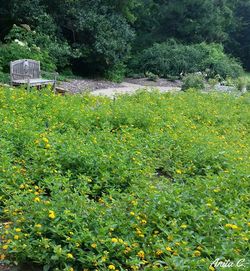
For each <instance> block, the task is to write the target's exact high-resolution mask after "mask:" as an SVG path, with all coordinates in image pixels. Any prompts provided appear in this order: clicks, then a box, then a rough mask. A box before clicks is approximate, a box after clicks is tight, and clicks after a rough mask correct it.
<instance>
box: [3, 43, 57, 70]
mask: <svg viewBox="0 0 250 271" xmlns="http://www.w3.org/2000/svg"><path fill="white" fill-rule="evenodd" d="M0 55H1V58H0V66H2V68H3V71H4V72H6V73H7V72H9V69H10V62H11V61H13V60H18V59H26V58H27V59H34V60H38V61H41V63H42V68H43V69H45V70H48V71H53V70H55V68H56V66H55V64H54V62H53V59H52V58H51V57H50V56H49V54H48V52H46V51H43V50H41V49H40V48H39V47H37V46H35V45H33V46H31V47H29V46H28V45H27V43H24V42H21V41H19V40H15V41H13V42H11V43H8V44H4V45H2V46H0Z"/></svg>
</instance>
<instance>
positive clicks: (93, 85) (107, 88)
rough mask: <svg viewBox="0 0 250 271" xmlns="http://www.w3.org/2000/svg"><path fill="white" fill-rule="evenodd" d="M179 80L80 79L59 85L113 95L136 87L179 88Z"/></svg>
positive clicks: (170, 89)
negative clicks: (115, 81)
mask: <svg viewBox="0 0 250 271" xmlns="http://www.w3.org/2000/svg"><path fill="white" fill-rule="evenodd" d="M180 86H181V83H180V82H179V81H176V82H170V81H167V80H165V79H159V80H157V81H156V82H153V81H149V80H147V78H141V79H131V78H127V79H125V81H124V82H123V83H120V84H119V83H113V82H110V81H105V80H94V79H92V80H91V79H82V80H71V81H68V82H60V83H59V87H60V88H63V89H65V90H67V91H68V92H69V93H72V94H77V93H83V92H86V91H90V92H92V94H93V95H96V96H97V95H104V96H108V97H114V96H115V95H117V94H118V93H119V94H127V93H131V94H132V93H134V92H136V90H138V89H147V90H152V89H158V90H159V91H161V92H169V91H173V90H174V91H177V90H180Z"/></svg>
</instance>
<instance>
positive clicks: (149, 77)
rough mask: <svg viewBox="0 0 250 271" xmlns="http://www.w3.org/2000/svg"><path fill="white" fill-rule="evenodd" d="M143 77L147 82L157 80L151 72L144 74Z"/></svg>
mask: <svg viewBox="0 0 250 271" xmlns="http://www.w3.org/2000/svg"><path fill="white" fill-rule="evenodd" d="M145 75H146V77H147V78H148V80H150V81H154V82H156V81H157V79H158V78H159V76H158V75H157V74H154V73H152V72H146V74H145Z"/></svg>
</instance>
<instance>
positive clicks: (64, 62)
mask: <svg viewBox="0 0 250 271" xmlns="http://www.w3.org/2000/svg"><path fill="white" fill-rule="evenodd" d="M5 40H6V42H7V44H9V43H11V42H13V41H15V40H19V41H20V42H22V43H25V44H26V45H27V46H28V47H29V48H30V47H31V48H32V47H36V48H38V49H39V51H41V52H42V53H43V52H45V54H46V53H47V54H48V55H49V57H50V58H51V61H52V62H53V65H55V66H56V67H57V68H58V69H59V70H62V69H63V68H66V67H69V66H70V63H69V60H70V58H71V57H76V56H77V51H76V50H75V51H72V50H71V48H70V47H69V45H68V44H67V43H66V42H62V41H59V40H57V39H55V38H52V37H51V36H49V35H47V34H43V33H41V32H36V31H31V30H27V29H25V28H21V27H18V26H14V27H13V28H12V30H11V31H10V33H9V34H8V35H7V36H6V37H5Z"/></svg>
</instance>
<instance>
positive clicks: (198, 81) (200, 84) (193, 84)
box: [181, 73, 205, 90]
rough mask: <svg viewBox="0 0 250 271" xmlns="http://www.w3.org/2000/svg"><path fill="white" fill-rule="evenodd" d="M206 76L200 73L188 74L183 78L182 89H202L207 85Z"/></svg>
mask: <svg viewBox="0 0 250 271" xmlns="http://www.w3.org/2000/svg"><path fill="white" fill-rule="evenodd" d="M204 82H205V81H204V76H203V75H202V74H200V73H195V74H188V75H186V76H185V77H184V78H183V85H182V88H181V89H182V90H188V89H191V88H192V89H195V90H202V89H204V87H205V83H204Z"/></svg>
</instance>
